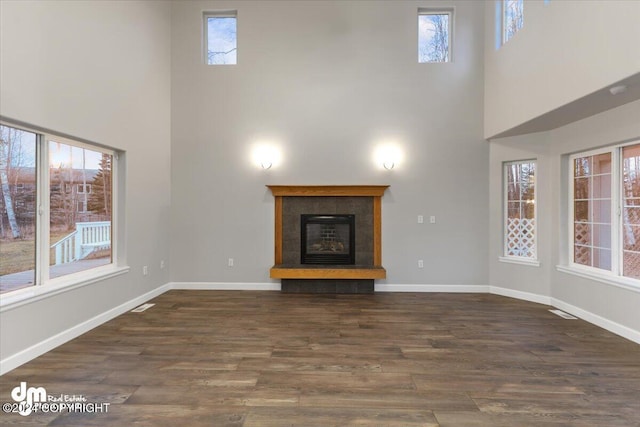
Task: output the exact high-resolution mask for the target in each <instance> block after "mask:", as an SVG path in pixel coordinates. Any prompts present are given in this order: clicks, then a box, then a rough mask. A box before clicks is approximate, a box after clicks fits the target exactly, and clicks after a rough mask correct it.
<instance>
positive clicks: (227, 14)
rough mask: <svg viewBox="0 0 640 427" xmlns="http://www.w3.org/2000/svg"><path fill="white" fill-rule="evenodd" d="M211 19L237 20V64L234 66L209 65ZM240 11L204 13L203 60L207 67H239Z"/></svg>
mask: <svg viewBox="0 0 640 427" xmlns="http://www.w3.org/2000/svg"><path fill="white" fill-rule="evenodd" d="M209 18H235V20H236V62H235V63H234V64H210V63H209V21H208V20H209ZM238 25H239V21H238V11H237V10H221V11H208V12H203V13H202V55H203V57H202V59H203V60H204V63H205V65H208V66H216V65H217V66H220V65H237V64H238V61H239V57H238Z"/></svg>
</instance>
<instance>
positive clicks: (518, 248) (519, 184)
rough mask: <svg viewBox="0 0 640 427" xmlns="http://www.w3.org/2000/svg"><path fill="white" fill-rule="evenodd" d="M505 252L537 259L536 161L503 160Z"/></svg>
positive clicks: (510, 255)
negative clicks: (506, 161)
mask: <svg viewBox="0 0 640 427" xmlns="http://www.w3.org/2000/svg"><path fill="white" fill-rule="evenodd" d="M504 192H505V193H504V200H505V206H504V208H505V214H504V218H505V224H504V256H505V257H513V258H526V259H536V257H537V253H536V162H535V161H533V160H525V161H516V162H508V163H505V164H504Z"/></svg>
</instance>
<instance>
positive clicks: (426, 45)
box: [418, 11, 452, 63]
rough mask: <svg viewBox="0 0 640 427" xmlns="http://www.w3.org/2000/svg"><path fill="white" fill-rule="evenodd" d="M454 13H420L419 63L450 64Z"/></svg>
mask: <svg viewBox="0 0 640 427" xmlns="http://www.w3.org/2000/svg"><path fill="white" fill-rule="evenodd" d="M451 17H452V12H426V11H423V12H419V14H418V62H419V63H425V62H449V61H450V60H451V59H450V57H451V50H450V49H451V46H450V41H451V34H450V26H451Z"/></svg>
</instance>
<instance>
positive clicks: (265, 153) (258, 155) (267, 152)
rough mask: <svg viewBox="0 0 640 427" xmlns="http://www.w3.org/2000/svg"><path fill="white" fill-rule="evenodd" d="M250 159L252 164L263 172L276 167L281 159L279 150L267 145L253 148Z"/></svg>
mask: <svg viewBox="0 0 640 427" xmlns="http://www.w3.org/2000/svg"><path fill="white" fill-rule="evenodd" d="M251 157H252V158H253V163H254V164H255V165H256V166H258V167H260V168H262V169H264V170H267V169H271V167H273V166H277V165H278V164H280V160H281V159H282V155H281V153H280V149H279V148H278V147H276V146H275V145H273V144H268V143H264V144H258V145H256V146H254V147H253V150H252V154H251Z"/></svg>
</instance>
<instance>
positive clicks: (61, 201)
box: [0, 124, 115, 293]
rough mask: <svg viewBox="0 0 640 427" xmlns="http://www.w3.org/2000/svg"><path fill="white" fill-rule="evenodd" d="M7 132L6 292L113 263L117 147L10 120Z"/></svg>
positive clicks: (2, 174) (0, 208)
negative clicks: (39, 130) (25, 126)
mask: <svg viewBox="0 0 640 427" xmlns="http://www.w3.org/2000/svg"><path fill="white" fill-rule="evenodd" d="M0 132H1V136H2V141H1V142H2V144H1V145H0V192H1V193H2V197H1V202H0V233H1V234H0V242H1V249H2V250H1V255H2V259H1V261H2V262H1V263H0V293H6V292H10V291H15V290H18V289H22V288H26V287H29V286H33V285H46V284H47V283H48V282H49V281H50V280H52V279H56V278H61V277H64V276H71V275H74V274H75V273H80V272H87V271H88V270H93V269H98V268H100V267H102V266H106V265H110V264H112V263H113V259H114V256H113V244H112V243H113V238H112V236H113V233H112V223H113V205H114V196H115V194H114V177H115V176H114V166H115V163H114V162H115V153H114V152H113V151H111V150H107V149H103V148H100V147H97V146H93V145H88V144H85V143H81V142H78V141H73V140H69V139H63V138H59V137H55V136H52V135H47V134H44V133H37V132H33V131H30V130H26V129H21V128H18V127H15V126H10V125H6V124H3V125H1V126H0ZM40 177H42V178H40ZM95 271H96V272H97V271H98V270H95Z"/></svg>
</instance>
